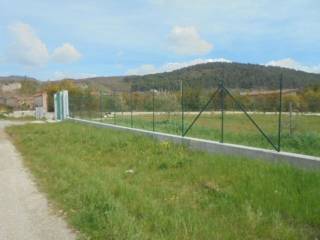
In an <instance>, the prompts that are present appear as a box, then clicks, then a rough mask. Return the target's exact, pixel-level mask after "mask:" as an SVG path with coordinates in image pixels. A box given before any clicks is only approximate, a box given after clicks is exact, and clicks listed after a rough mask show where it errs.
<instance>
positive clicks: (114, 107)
mask: <svg viewBox="0 0 320 240" xmlns="http://www.w3.org/2000/svg"><path fill="white" fill-rule="evenodd" d="M115 96H116V95H115V91H112V102H113V124H114V125H116V124H117V120H116V100H115Z"/></svg>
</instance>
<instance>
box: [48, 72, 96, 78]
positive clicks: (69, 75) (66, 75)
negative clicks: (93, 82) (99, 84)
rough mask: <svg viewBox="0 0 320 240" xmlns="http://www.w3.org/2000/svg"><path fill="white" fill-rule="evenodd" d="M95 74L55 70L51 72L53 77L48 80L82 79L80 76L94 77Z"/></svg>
mask: <svg viewBox="0 0 320 240" xmlns="http://www.w3.org/2000/svg"><path fill="white" fill-rule="evenodd" d="M96 76H97V75H96V74H92V73H66V72H60V71H56V72H54V74H53V77H52V78H51V79H50V80H61V79H68V78H69V79H82V78H91V77H96Z"/></svg>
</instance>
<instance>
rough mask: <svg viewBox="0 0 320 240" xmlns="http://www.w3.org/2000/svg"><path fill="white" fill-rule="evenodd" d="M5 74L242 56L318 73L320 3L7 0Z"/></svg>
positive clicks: (142, 69) (122, 71) (0, 18)
mask: <svg viewBox="0 0 320 240" xmlns="http://www.w3.org/2000/svg"><path fill="white" fill-rule="evenodd" d="M0 11H1V14H0V76H8V75H22V76H24V75H27V76H31V77H36V78H38V79H40V80H56V79H62V78H85V77H93V76H116V75H127V74H138V75H142V74H148V73H156V72H165V71H172V70H175V69H179V68H181V67H186V66H190V65H193V64H198V63H205V62H215V61H224V62H241V63H255V64H262V65H272V66H281V67H287V68H292V69H297V70H303V71H307V72H314V73H320V1H319V0H281V1H279V0H278V1H275V0H197V1H195V0H121V1H120V0H104V1H102V0H101V1H95V0H92V1H83V0H77V1H71V0H63V1H62V0H55V1H47V0H32V1H23V0H0Z"/></svg>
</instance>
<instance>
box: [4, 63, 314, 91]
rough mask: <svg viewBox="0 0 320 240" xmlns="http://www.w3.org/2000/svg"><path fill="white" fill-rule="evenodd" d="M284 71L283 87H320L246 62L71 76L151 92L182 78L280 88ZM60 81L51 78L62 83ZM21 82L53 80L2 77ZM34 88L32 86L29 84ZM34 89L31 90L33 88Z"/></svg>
mask: <svg viewBox="0 0 320 240" xmlns="http://www.w3.org/2000/svg"><path fill="white" fill-rule="evenodd" d="M281 74H283V84H284V88H287V89H302V88H305V87H308V86H313V85H317V86H320V74H315V73H307V72H303V71H296V70H293V69H288V68H280V67H271V66H263V65H257V64H243V63H223V62H214V63H205V64H198V65H194V66H190V67H186V68H182V69H179V70H175V71H172V72H165V73H157V74H148V75H144V76H113V77H92V78H85V79H70V80H71V81H74V82H75V83H76V84H78V85H81V86H85V87H90V88H92V89H96V90H101V91H105V90H112V91H113V90H115V91H129V90H130V88H131V87H132V89H133V90H136V91H149V90H150V89H153V88H154V85H155V84H156V86H158V87H159V88H163V89H166V88H167V89H178V88H179V87H180V81H181V80H183V81H185V82H186V83H188V84H190V85H192V86H197V85H199V86H200V87H203V88H213V87H216V86H217V85H218V84H219V82H220V81H221V80H222V79H224V84H225V85H226V86H227V87H229V88H233V89H265V90H269V89H277V88H278V87H279V78H280V76H281ZM59 81H61V80H57V81H52V82H59ZM13 82H20V83H24V84H25V85H26V84H27V85H28V86H29V85H32V89H33V90H39V89H40V88H41V86H45V85H46V84H49V83H50V82H51V81H39V80H37V79H35V78H32V77H24V76H8V77H0V85H2V84H8V83H13ZM29 88H30V89H31V87H29ZM30 91H31V90H30Z"/></svg>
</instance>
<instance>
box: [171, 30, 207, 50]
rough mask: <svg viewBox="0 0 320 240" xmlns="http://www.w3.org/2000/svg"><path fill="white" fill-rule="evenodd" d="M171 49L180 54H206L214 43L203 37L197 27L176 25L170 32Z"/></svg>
mask: <svg viewBox="0 0 320 240" xmlns="http://www.w3.org/2000/svg"><path fill="white" fill-rule="evenodd" d="M169 49H170V50H172V51H173V52H175V53H176V54H179V55H205V54H207V53H209V52H210V51H211V50H212V49H213V45H212V44H211V43H209V42H207V41H206V40H204V39H202V38H201V37H200V35H199V33H198V31H197V29H196V28H195V27H192V26H189V27H181V26H176V27H174V28H173V29H172V30H171V32H170V34H169Z"/></svg>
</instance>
